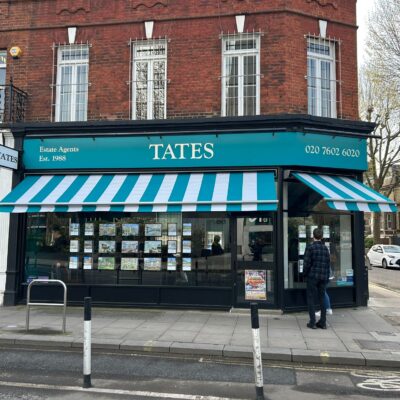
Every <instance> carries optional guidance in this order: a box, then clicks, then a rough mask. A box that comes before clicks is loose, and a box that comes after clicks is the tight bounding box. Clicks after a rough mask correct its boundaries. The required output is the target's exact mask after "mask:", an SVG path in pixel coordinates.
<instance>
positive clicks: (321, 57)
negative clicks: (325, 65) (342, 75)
mask: <svg viewBox="0 0 400 400" xmlns="http://www.w3.org/2000/svg"><path fill="white" fill-rule="evenodd" d="M309 43H314V44H319V45H323V46H329V53H330V54H329V55H325V54H320V53H316V52H310V51H309V50H308V44H309ZM310 59H313V60H315V61H316V74H315V80H316V113H315V114H314V113H312V110H310V107H309V101H310V99H309V93H308V92H309V87H310V85H309V79H310V78H311V77H310V76H309V70H308V61H309V60H310ZM322 61H325V62H329V64H330V70H331V77H330V86H331V91H330V94H331V95H330V114H331V115H330V116H326V117H327V118H337V104H336V103H337V93H336V92H337V90H336V84H337V81H336V45H335V42H334V41H332V40H328V39H322V38H311V37H308V38H307V109H308V113H309V114H311V115H315V116H317V117H322V116H323V115H322V101H321V97H322V88H321V86H322V85H321V82H322V73H321V62H322Z"/></svg>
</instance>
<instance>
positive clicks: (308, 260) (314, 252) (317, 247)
mask: <svg viewBox="0 0 400 400" xmlns="http://www.w3.org/2000/svg"><path fill="white" fill-rule="evenodd" d="M313 237H314V242H313V244H311V245H310V246H308V247H307V249H306V252H305V254H304V276H305V277H306V279H307V304H308V312H309V314H310V322H309V323H308V324H307V327H308V328H311V329H316V328H317V327H318V328H321V329H326V308H325V303H324V295H325V290H326V284H327V282H328V281H329V272H330V268H331V267H330V264H331V262H330V255H329V250H328V248H327V247H326V246H325V245H324V244H323V243H322V241H321V240H322V230H321V229H318V228H317V229H314V231H313ZM317 294H318V298H319V303H320V306H321V319H320V320H319V321H318V322H317V323H315V305H314V299H315V297H316V295H317Z"/></svg>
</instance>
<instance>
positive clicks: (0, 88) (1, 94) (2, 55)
mask: <svg viewBox="0 0 400 400" xmlns="http://www.w3.org/2000/svg"><path fill="white" fill-rule="evenodd" d="M6 66H7V51H5V50H4V51H3V50H1V51H0V122H3V119H4V111H5V104H6V103H5V96H6V86H5V85H6Z"/></svg>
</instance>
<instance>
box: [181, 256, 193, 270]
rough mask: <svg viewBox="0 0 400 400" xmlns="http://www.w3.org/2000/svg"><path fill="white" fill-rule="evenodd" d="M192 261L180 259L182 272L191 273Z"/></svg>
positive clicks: (186, 258) (188, 258) (187, 258)
mask: <svg viewBox="0 0 400 400" xmlns="http://www.w3.org/2000/svg"><path fill="white" fill-rule="evenodd" d="M191 269H192V259H191V258H190V257H184V258H182V271H191Z"/></svg>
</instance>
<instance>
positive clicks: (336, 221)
mask: <svg viewBox="0 0 400 400" xmlns="http://www.w3.org/2000/svg"><path fill="white" fill-rule="evenodd" d="M284 218H285V219H286V225H287V236H286V241H285V249H286V250H285V255H286V257H287V259H286V262H285V271H284V273H285V274H284V276H285V289H303V288H304V289H305V287H306V282H305V278H304V276H303V266H304V253H305V250H306V247H307V246H308V245H309V244H310V243H311V242H312V232H313V230H314V229H315V228H320V229H321V230H322V232H323V238H322V242H323V243H324V244H325V246H326V247H327V248H328V250H329V253H330V257H331V269H332V275H333V279H332V280H330V283H329V286H330V287H335V286H337V287H339V286H340V287H343V286H354V270H353V252H352V240H353V237H352V215H351V214H350V213H346V212H341V211H333V210H332V209H330V208H328V207H327V205H326V203H325V202H324V201H323V200H322V198H321V196H319V195H318V194H317V193H315V192H313V191H312V190H310V189H309V188H308V187H306V186H305V185H303V184H302V183H298V182H290V183H289V184H288V212H285V214H284Z"/></svg>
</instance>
